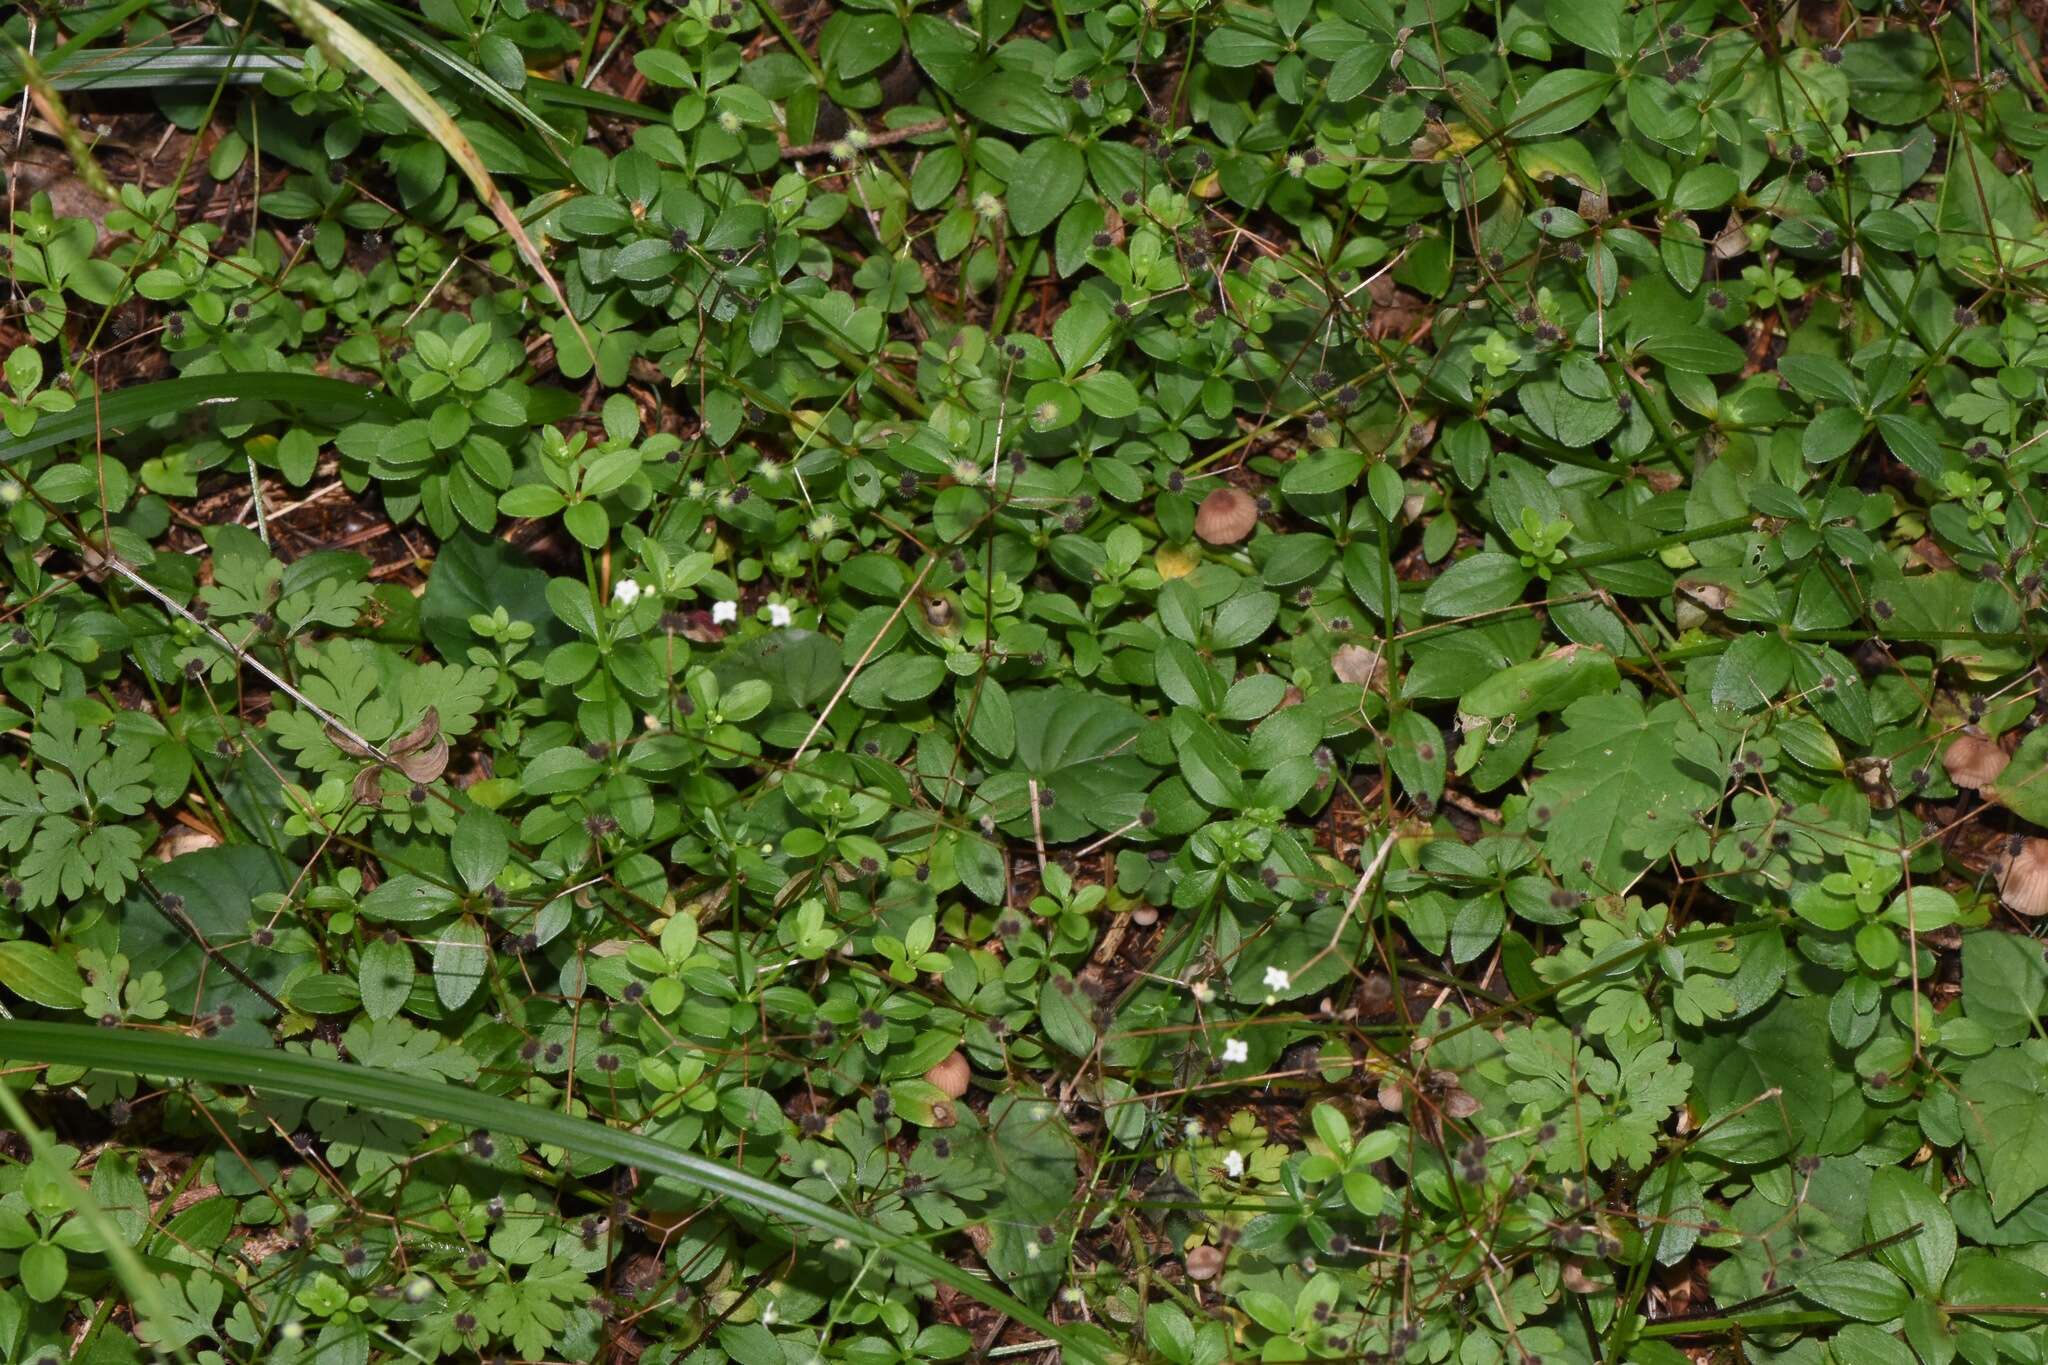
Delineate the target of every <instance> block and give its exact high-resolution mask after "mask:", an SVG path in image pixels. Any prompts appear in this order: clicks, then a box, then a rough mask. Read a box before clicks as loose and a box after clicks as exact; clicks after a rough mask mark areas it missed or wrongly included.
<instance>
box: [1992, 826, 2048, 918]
mask: <svg viewBox="0 0 2048 1365" xmlns="http://www.w3.org/2000/svg"><path fill="white" fill-rule="evenodd" d="M2017 842H2018V844H2019V848H2018V849H2017V850H2016V851H2015V852H2011V853H2008V854H2006V855H2005V856H2004V857H2003V858H2001V859H1999V861H1998V898H1999V899H2000V900H2002V901H2004V902H2005V904H2006V907H2007V908H2008V909H2010V910H2014V911H2017V912H2018V913H2020V914H2022V915H2025V916H2027V917H2028V918H2029V919H2039V918H2040V917H2041V916H2043V915H2048V839H2032V838H2027V839H2020V840H2018V841H2017Z"/></svg>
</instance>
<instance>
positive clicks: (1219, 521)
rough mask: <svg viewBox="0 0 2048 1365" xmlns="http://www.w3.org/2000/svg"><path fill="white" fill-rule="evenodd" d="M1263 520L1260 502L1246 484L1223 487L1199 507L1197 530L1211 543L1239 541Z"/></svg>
mask: <svg viewBox="0 0 2048 1365" xmlns="http://www.w3.org/2000/svg"><path fill="white" fill-rule="evenodd" d="M1258 524H1259V504H1258V503H1257V502H1256V501H1254V500H1253V498H1252V495H1251V494H1249V493H1247V492H1245V491H1244V490H1243V489H1242V488H1228V487H1225V488H1219V489H1216V490H1215V491H1214V492H1212V493H1211V494H1209V496H1208V497H1206V498H1203V499H1202V505H1201V506H1200V507H1199V508H1197V509H1196V511H1195V534H1196V535H1198V536H1200V537H1201V538H1202V539H1203V540H1204V541H1207V542H1208V543H1209V544H1211V545H1235V544H1237V542H1238V541H1240V540H1243V539H1244V538H1245V537H1246V536H1248V535H1250V534H1251V533H1252V528H1253V527H1254V526H1257V525H1258Z"/></svg>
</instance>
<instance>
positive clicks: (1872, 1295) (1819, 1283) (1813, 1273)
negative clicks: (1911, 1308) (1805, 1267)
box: [1799, 1261, 1907, 1322]
mask: <svg viewBox="0 0 2048 1365" xmlns="http://www.w3.org/2000/svg"><path fill="white" fill-rule="evenodd" d="M1799 1292H1800V1293H1801V1294H1802V1295H1804V1296H1805V1297H1807V1298H1809V1299H1812V1300H1813V1301H1814V1302H1815V1303H1817V1304H1819V1305H1820V1306H1821V1307H1823V1308H1832V1309H1834V1310H1835V1311H1836V1312H1837V1313H1840V1314H1841V1315H1842V1316H1843V1317H1848V1318H1855V1319H1857V1320H1858V1321H1860V1322H1889V1321H1890V1320H1891V1319H1893V1318H1896V1317H1897V1316H1899V1314H1901V1313H1903V1312H1905V1311H1906V1303H1907V1294H1906V1286H1905V1285H1904V1284H1903V1283H1902V1282H1901V1281H1900V1280H1899V1277H1898V1276H1896V1275H1894V1274H1892V1273H1891V1272H1890V1271H1889V1270H1886V1269H1885V1268H1884V1267H1883V1266H1876V1265H1872V1264H1870V1263H1869V1262H1868V1261H1837V1262H1835V1263H1834V1264H1833V1265H1818V1266H1815V1267H1814V1268H1813V1269H1812V1270H1810V1271H1808V1272H1807V1273H1806V1275H1805V1277H1804V1278H1803V1279H1801V1280H1800V1281H1799Z"/></svg>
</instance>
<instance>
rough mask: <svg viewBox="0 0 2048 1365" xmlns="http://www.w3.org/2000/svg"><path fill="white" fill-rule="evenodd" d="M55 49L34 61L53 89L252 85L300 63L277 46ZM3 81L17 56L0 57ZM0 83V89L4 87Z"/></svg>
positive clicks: (16, 67) (11, 75) (17, 73)
mask: <svg viewBox="0 0 2048 1365" xmlns="http://www.w3.org/2000/svg"><path fill="white" fill-rule="evenodd" d="M62 51H63V49H61V48H60V49H57V50H56V51H54V52H52V53H50V54H49V55H48V56H46V57H43V58H41V59H39V60H41V62H42V68H43V75H44V76H45V77H46V78H47V79H48V80H49V82H50V84H51V85H52V86H54V87H55V88H56V89H58V90H133V89H148V88H155V87H158V86H165V85H212V84H214V83H215V82H216V81H221V80H225V81H226V82H227V83H228V84H229V85H255V84H257V83H258V82H260V81H261V80H262V79H263V77H264V76H265V75H266V74H267V73H269V72H272V71H297V70H298V69H299V68H300V67H301V66H303V65H304V63H303V62H302V61H301V60H300V58H299V55H298V54H297V53H295V52H286V51H284V50H283V49H281V48H270V49H266V48H255V49H247V48H244V49H240V50H238V49H236V48H232V47H218V46H213V45H196V46H192V47H165V46H162V45H160V44H149V45H146V46H143V47H130V48H94V49H92V50H91V51H86V52H79V51H73V52H68V53H64V55H63V56H62V57H61V58H60V57H59V56H58V55H57V53H58V52H62ZM0 69H5V70H6V71H7V72H8V76H7V79H8V80H9V81H18V80H19V79H20V78H21V74H22V68H21V63H20V60H19V58H18V57H16V56H13V55H12V54H10V55H8V56H6V57H5V58H4V60H0ZM5 88H6V87H5V86H0V89H5Z"/></svg>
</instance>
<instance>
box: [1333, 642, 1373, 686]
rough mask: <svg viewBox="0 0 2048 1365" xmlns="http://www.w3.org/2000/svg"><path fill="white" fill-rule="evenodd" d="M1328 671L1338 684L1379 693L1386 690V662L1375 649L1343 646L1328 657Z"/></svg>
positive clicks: (1361, 646)
mask: <svg viewBox="0 0 2048 1365" xmlns="http://www.w3.org/2000/svg"><path fill="white" fill-rule="evenodd" d="M1330 671H1331V672H1333V673H1335V674H1336V675H1337V681H1338V682H1348V683H1356V684H1358V686H1360V687H1364V688H1369V689H1371V690H1372V691H1374V692H1380V693H1384V692H1385V691H1386V690H1387V678H1386V673H1387V664H1386V660H1384V659H1382V658H1381V657H1380V652H1379V651H1378V650H1376V649H1367V648H1366V647H1365V646H1364V645H1345V646H1343V647H1342V648H1340V649H1339V650H1338V651H1337V652H1336V653H1335V654H1332V655H1331V656H1330Z"/></svg>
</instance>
